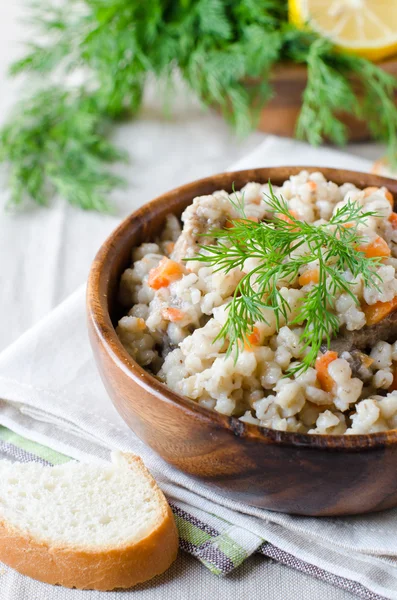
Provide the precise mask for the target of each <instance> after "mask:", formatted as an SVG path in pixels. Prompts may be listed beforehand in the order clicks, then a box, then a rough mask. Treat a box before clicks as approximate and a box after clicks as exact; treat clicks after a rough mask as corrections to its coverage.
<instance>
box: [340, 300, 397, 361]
mask: <svg viewBox="0 0 397 600" xmlns="http://www.w3.org/2000/svg"><path fill="white" fill-rule="evenodd" d="M381 340H382V341H384V342H391V343H393V342H395V341H396V340H397V311H394V312H393V313H391V314H390V315H388V316H387V317H385V318H384V319H382V321H380V322H379V323H377V324H376V325H371V326H370V327H368V326H367V327H363V328H362V329H358V330H357V331H347V329H345V328H342V329H341V330H340V332H339V335H338V336H337V337H336V338H335V339H333V340H331V345H330V350H334V351H335V352H337V353H338V354H339V356H340V355H341V354H342V352H345V351H346V352H350V351H351V350H355V349H356V350H365V349H366V348H367V349H371V348H373V347H374V346H375V344H376V342H379V341H381Z"/></svg>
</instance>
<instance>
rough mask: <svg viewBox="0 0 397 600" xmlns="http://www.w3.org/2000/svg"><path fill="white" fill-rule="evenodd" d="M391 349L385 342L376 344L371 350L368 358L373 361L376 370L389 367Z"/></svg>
mask: <svg viewBox="0 0 397 600" xmlns="http://www.w3.org/2000/svg"><path fill="white" fill-rule="evenodd" d="M392 351H393V348H392V346H391V345H390V344H388V343H387V342H378V343H377V344H376V345H375V346H374V348H373V349H372V350H371V354H370V357H371V358H372V359H373V360H374V364H375V366H376V368H377V369H384V368H386V367H390V366H391V361H392Z"/></svg>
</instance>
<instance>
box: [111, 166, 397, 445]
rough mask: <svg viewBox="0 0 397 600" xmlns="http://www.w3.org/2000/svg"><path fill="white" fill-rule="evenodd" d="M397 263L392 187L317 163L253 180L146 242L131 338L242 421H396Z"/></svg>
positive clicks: (137, 255) (337, 429)
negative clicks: (346, 177)
mask: <svg viewBox="0 0 397 600" xmlns="http://www.w3.org/2000/svg"><path fill="white" fill-rule="evenodd" d="M272 198H274V201H272ZM276 199H279V201H280V202H282V203H283V204H282V205H281V204H280V206H281V208H280V212H275V210H274V207H275V206H279V205H278V204H274V202H276ZM280 199H281V200H280ZM272 202H273V203H272ZM287 211H288V212H287ZM288 214H289V215H290V218H289V217H288ZM364 214H365V215H366V216H365V218H364V217H363V215H364ZM348 219H351V221H349V220H348ZM298 233H299V235H298ZM240 235H241V238H239V236H240ZM305 236H306V237H305ZM321 236H322V237H321ZM349 236H350V237H349ZM240 239H241V240H242V241H241V243H240ZM253 240H254V241H253ZM341 240H347V241H345V242H344V244H345V245H344V247H341V250H340V254H338V255H333V254H332V248H334V246H335V248H337V247H338V246H337V245H336V244H337V243H338V241H339V242H340V241H341ZM349 244H350V247H349ZM203 246H204V248H203ZM345 251H346V255H345V254H344V252H345ZM283 253H284V254H283ZM186 259H188V260H186ZM222 261H223V262H222ZM354 261H356V262H354ZM360 261H361V262H360ZM264 265H266V268H265V267H264ZM357 265H358V266H357ZM396 268H397V214H396V213H394V211H393V197H392V196H391V194H390V192H389V191H388V190H387V189H386V188H366V189H365V190H360V189H358V188H356V187H355V186H354V185H353V184H351V183H345V184H343V185H340V186H338V185H336V184H335V183H333V182H332V181H326V179H325V178H324V176H323V175H322V174H321V173H311V174H309V173H308V172H306V171H302V172H301V173H299V174H298V175H296V176H291V177H290V178H289V179H288V180H287V181H285V182H284V183H283V185H282V186H281V187H275V186H273V188H271V187H270V186H269V184H265V185H262V184H259V183H248V184H247V185H246V186H245V187H244V188H243V189H242V190H240V191H237V192H235V193H233V194H232V195H231V196H230V195H229V194H228V193H226V192H225V191H217V192H214V193H213V194H211V195H208V196H201V197H197V198H195V199H194V200H193V202H192V204H191V205H190V206H188V208H187V209H186V210H185V211H184V213H183V215H182V226H181V222H180V220H179V219H177V218H176V217H175V216H173V215H169V216H168V217H167V221H166V223H165V226H164V229H163V232H162V234H161V236H160V237H159V238H158V239H156V240H154V241H153V242H149V243H144V244H142V245H141V246H139V247H138V248H134V249H133V252H132V259H131V266H130V267H129V268H127V269H126V271H125V272H124V273H123V275H122V277H121V282H120V292H119V299H120V302H121V304H122V306H123V307H124V308H125V312H126V315H125V316H123V317H122V318H121V319H120V321H119V323H118V327H117V334H118V336H119V339H120V341H121V343H122V344H123V346H124V348H125V349H126V350H127V352H128V353H129V354H130V355H131V356H132V357H133V358H134V359H135V360H136V361H137V362H138V363H139V364H140V365H141V366H142V367H144V368H145V369H147V370H149V371H150V372H152V373H153V374H155V375H156V376H157V377H158V378H159V379H160V380H161V381H162V382H164V383H165V384H166V385H167V386H169V387H170V388H171V389H173V390H175V391H176V392H178V393H179V394H182V395H184V396H186V397H188V398H190V399H192V400H194V401H196V402H198V403H199V404H200V405H202V406H205V407H207V408H208V409H212V410H215V411H218V412H220V413H222V414H225V415H234V416H236V417H238V418H240V419H241V420H242V421H245V422H248V423H253V424H257V425H260V426H264V427H269V428H273V429H278V430H282V431H294V432H302V433H318V434H361V433H372V432H378V431H384V430H388V429H394V428H397V341H395V340H396V339H397V335H396V334H397V310H396V309H397V276H396ZM338 269H339V270H338ZM322 311H323V312H322ZM236 332H237V333H236ZM235 333H236V336H237V337H238V335H237V334H239V335H240V339H237V337H236V339H234V338H233V336H234V334H235ZM233 341H234V346H233V348H232V347H231V344H232V342H233ZM316 344H317V345H316ZM320 344H321V347H320Z"/></svg>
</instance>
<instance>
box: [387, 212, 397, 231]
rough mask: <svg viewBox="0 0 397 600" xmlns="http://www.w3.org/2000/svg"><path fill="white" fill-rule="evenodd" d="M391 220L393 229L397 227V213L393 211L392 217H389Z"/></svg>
mask: <svg viewBox="0 0 397 600" xmlns="http://www.w3.org/2000/svg"><path fill="white" fill-rule="evenodd" d="M389 221H390V223H391V226H392V227H393V229H397V213H395V212H392V213H391V215H390V217H389Z"/></svg>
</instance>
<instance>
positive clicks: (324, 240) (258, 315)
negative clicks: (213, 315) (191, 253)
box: [191, 184, 380, 374]
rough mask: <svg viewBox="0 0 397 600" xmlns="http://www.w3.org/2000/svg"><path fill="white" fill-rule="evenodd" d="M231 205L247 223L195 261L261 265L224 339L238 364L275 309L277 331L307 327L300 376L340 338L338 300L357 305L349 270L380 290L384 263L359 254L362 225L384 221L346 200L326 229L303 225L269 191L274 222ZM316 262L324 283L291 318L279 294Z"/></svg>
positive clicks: (247, 277)
mask: <svg viewBox="0 0 397 600" xmlns="http://www.w3.org/2000/svg"><path fill="white" fill-rule="evenodd" d="M231 201H232V202H233V205H234V207H235V209H236V210H239V211H240V214H241V216H242V219H238V220H235V221H232V223H233V225H234V226H233V227H231V228H227V229H223V230H216V231H214V230H212V231H210V232H209V234H208V235H209V236H210V237H211V238H213V239H215V242H216V243H214V244H211V245H202V246H201V250H200V253H199V254H198V255H197V256H195V257H194V258H193V259H191V260H195V261H200V262H203V263H206V264H208V265H211V266H212V267H213V268H214V269H215V270H216V271H223V272H225V273H227V272H229V271H231V270H232V269H235V268H239V269H241V270H243V267H244V263H245V261H246V260H247V259H248V258H257V259H259V264H258V266H256V267H255V268H253V269H252V270H250V271H249V272H248V273H245V274H244V276H243V277H242V279H241V280H240V282H239V283H238V285H237V287H236V290H235V292H234V296H233V299H232V301H231V302H230V304H229V306H228V316H227V319H226V322H225V324H224V325H223V327H222V329H221V331H220V333H219V335H218V338H223V339H225V340H227V341H228V353H229V354H230V353H231V352H232V351H234V352H235V356H236V357H237V356H238V352H239V348H240V347H241V342H244V341H245V340H246V339H247V336H248V335H249V334H250V333H251V331H252V328H253V326H254V324H255V323H257V322H266V316H265V315H266V311H265V310H264V309H271V310H272V311H273V312H274V315H275V319H276V327H277V330H279V329H280V323H281V322H287V324H290V325H299V326H301V327H303V330H302V334H301V336H300V342H301V344H302V346H303V349H304V351H305V352H306V353H305V355H304V357H303V359H302V361H301V362H300V363H297V364H295V365H294V367H293V368H292V369H291V370H290V373H295V374H297V373H301V372H303V371H305V370H306V369H307V368H308V367H310V366H312V365H313V363H314V361H315V359H316V357H317V354H318V352H319V350H320V347H321V346H322V345H323V344H324V342H325V343H326V344H327V345H328V346H329V344H330V341H331V338H332V337H333V336H334V335H336V334H337V333H338V330H339V320H338V318H337V316H336V314H335V304H334V301H335V300H334V299H335V297H337V296H338V295H339V294H340V293H347V294H349V295H350V296H351V297H352V298H353V300H354V302H356V303H358V299H357V298H356V296H355V294H354V293H353V291H352V283H351V282H350V281H349V280H348V279H346V277H345V274H346V271H347V270H350V272H351V275H352V277H353V279H355V278H357V277H358V276H359V275H360V276H361V277H362V278H363V282H364V285H365V286H368V287H375V288H379V275H378V274H377V271H376V266H377V265H378V264H379V261H380V259H379V258H368V257H366V256H365V254H364V253H363V252H361V251H359V250H358V249H357V248H358V246H359V243H360V240H362V234H361V233H360V231H359V229H358V226H359V225H360V224H365V223H366V221H367V219H368V218H369V217H373V216H378V215H377V213H374V212H371V211H367V212H362V207H361V206H360V205H359V204H358V203H355V202H350V201H348V202H347V203H346V204H345V205H344V206H343V207H342V208H340V209H339V210H337V211H336V213H335V214H334V215H333V217H332V218H331V219H330V221H329V222H328V223H326V224H321V225H313V224H312V223H307V222H305V221H299V220H298V219H296V218H295V217H294V216H292V215H291V213H290V212H289V210H288V206H287V204H286V203H285V201H284V200H283V198H278V197H277V196H276V195H275V194H274V192H273V189H272V186H271V184H269V194H268V196H267V197H266V203H267V205H268V206H269V207H270V210H271V212H272V218H271V219H268V220H265V221H262V222H260V223H256V222H253V221H249V220H247V219H245V215H244V212H243V211H242V210H241V206H240V204H238V203H236V202H235V201H234V200H233V199H231ZM283 216H284V217H288V219H286V220H284V219H283ZM352 223H354V225H353V226H352ZM346 224H349V227H345V225H346ZM297 250H300V251H299V252H297ZM313 261H317V262H318V270H319V281H318V283H316V284H313V285H312V287H311V288H310V290H309V291H308V293H306V294H305V295H304V296H303V298H302V299H301V300H300V302H299V307H298V311H297V314H296V315H295V316H294V317H293V318H291V319H290V317H289V315H290V306H289V304H288V302H287V300H286V299H285V298H284V296H283V294H282V293H281V287H282V286H284V285H286V284H288V283H290V284H291V285H293V284H294V282H295V281H296V279H297V277H298V275H299V273H300V270H301V269H302V267H305V266H306V265H309V264H310V263H312V262H313ZM281 282H282V283H281Z"/></svg>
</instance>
